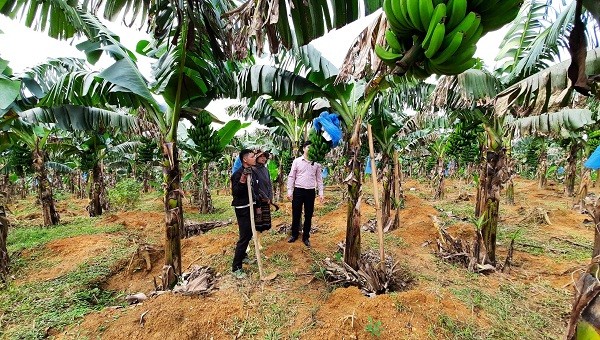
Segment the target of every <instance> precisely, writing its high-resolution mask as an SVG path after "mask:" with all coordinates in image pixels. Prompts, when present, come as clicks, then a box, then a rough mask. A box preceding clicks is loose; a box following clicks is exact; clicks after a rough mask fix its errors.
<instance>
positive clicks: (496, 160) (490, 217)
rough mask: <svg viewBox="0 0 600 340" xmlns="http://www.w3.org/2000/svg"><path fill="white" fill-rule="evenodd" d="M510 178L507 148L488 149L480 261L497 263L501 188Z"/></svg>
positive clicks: (482, 184) (481, 183)
mask: <svg viewBox="0 0 600 340" xmlns="http://www.w3.org/2000/svg"><path fill="white" fill-rule="evenodd" d="M507 180H508V170H507V167H506V150H505V149H503V148H500V150H498V151H496V150H488V151H487V152H486V164H485V176H484V180H483V181H481V180H480V186H482V188H481V194H482V195H483V197H482V200H481V201H482V202H483V205H482V210H481V214H482V215H483V219H482V220H483V221H482V224H481V242H482V244H480V246H479V247H478V248H479V249H480V251H481V250H483V251H485V253H484V254H481V253H479V254H475V255H476V256H477V258H478V259H479V263H482V264H491V265H494V266H495V265H496V232H497V229H498V211H499V208H500V190H501V188H502V184H503V183H505V182H506V181H507Z"/></svg>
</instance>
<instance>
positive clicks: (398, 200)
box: [390, 150, 404, 230]
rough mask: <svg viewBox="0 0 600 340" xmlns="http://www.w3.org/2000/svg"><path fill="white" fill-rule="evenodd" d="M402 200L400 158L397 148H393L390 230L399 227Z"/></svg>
mask: <svg viewBox="0 0 600 340" xmlns="http://www.w3.org/2000/svg"><path fill="white" fill-rule="evenodd" d="M403 200H404V194H403V193H402V171H401V169H400V158H399V155H398V150H394V209H395V213H394V223H392V225H391V226H390V230H394V229H397V228H398V227H400V208H402V206H403V204H402V201H403Z"/></svg>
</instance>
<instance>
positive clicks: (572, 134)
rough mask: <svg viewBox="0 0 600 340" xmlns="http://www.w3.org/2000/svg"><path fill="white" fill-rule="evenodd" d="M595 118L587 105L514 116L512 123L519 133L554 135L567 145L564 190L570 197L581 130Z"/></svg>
mask: <svg viewBox="0 0 600 340" xmlns="http://www.w3.org/2000/svg"><path fill="white" fill-rule="evenodd" d="M598 119H599V118H598V113H597V112H593V111H591V110H590V109H587V108H580V109H562V110H560V111H557V112H551V113H545V114H541V115H537V116H530V117H524V118H520V119H517V120H515V121H514V122H513V123H512V125H513V126H514V127H515V129H516V130H517V131H518V132H519V134H520V135H521V136H525V135H537V136H553V137H554V138H555V139H561V140H562V141H563V144H564V145H565V147H567V149H568V153H567V157H566V159H567V169H566V178H565V193H566V195H567V196H569V197H572V196H574V195H575V176H576V170H577V158H578V157H577V156H578V154H579V151H581V150H582V147H583V143H584V141H583V140H582V138H581V137H582V136H581V134H582V133H583V132H584V131H585V129H587V128H589V127H590V126H592V125H594V124H596V123H597V122H598Z"/></svg>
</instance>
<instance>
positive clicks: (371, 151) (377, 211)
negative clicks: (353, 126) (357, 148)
mask: <svg viewBox="0 0 600 340" xmlns="http://www.w3.org/2000/svg"><path fill="white" fill-rule="evenodd" d="M367 136H368V139H369V155H370V156H371V178H372V179H373V197H374V198H375V218H376V219H377V234H379V255H380V256H381V262H384V261H385V253H384V250H383V226H382V224H381V223H382V221H381V207H380V206H379V188H378V184H377V168H376V167H375V150H374V149H375V148H374V147H373V133H372V132H371V124H367Z"/></svg>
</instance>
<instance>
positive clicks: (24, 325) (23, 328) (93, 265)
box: [0, 244, 133, 339]
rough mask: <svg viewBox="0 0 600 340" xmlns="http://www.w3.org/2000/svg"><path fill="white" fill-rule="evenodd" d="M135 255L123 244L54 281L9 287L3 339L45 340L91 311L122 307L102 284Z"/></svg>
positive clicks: (2, 308)
mask: <svg viewBox="0 0 600 340" xmlns="http://www.w3.org/2000/svg"><path fill="white" fill-rule="evenodd" d="M131 251H133V249H129V248H128V247H126V246H125V245H123V244H119V245H116V246H115V247H114V248H113V249H109V250H108V251H106V252H105V253H103V254H102V255H101V256H99V257H97V258H94V259H92V260H90V261H88V262H86V263H83V264H81V265H80V266H78V267H77V269H76V270H74V271H73V272H70V273H68V274H66V275H63V276H60V277H58V278H55V279H53V280H49V281H42V282H32V283H26V284H22V285H9V286H8V287H7V289H5V290H2V291H0V312H1V313H2V314H3V317H2V319H1V320H0V338H3V339H43V338H46V337H48V336H49V335H50V334H51V333H52V332H55V331H60V330H62V329H63V328H64V327H66V326H68V325H71V324H73V323H74V322H76V320H78V319H80V318H82V317H83V316H84V315H85V314H87V313H89V312H91V311H95V310H100V309H102V308H104V307H106V306H110V305H115V304H118V302H117V300H116V299H117V296H115V295H114V294H113V293H112V292H108V291H105V290H102V289H101V284H102V283H103V282H104V281H105V280H106V279H107V278H108V277H110V275H111V274H112V271H113V269H114V268H115V267H116V264H117V263H119V262H121V261H124V260H125V259H126V258H127V255H128V254H130V253H131Z"/></svg>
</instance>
